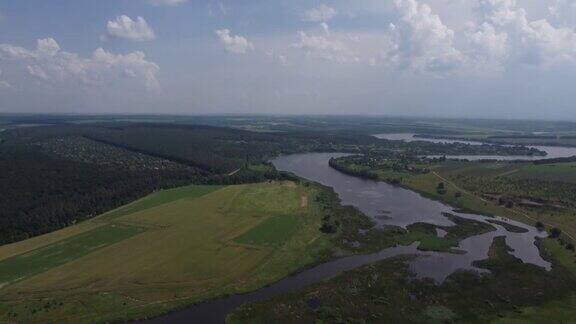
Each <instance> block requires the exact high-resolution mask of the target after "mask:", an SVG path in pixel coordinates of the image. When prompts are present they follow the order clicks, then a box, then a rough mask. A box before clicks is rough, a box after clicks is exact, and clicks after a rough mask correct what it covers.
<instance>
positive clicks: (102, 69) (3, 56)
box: [0, 38, 160, 90]
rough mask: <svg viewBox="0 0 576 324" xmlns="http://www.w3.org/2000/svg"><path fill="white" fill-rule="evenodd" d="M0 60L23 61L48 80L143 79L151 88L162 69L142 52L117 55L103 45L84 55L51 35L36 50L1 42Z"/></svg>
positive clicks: (88, 82) (97, 81)
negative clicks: (69, 50) (63, 47)
mask: <svg viewBox="0 0 576 324" xmlns="http://www.w3.org/2000/svg"><path fill="white" fill-rule="evenodd" d="M0 60H13V61H19V62H23V63H24V64H25V66H26V70H27V71H28V73H29V74H30V75H32V76H34V77H35V78H37V79H39V80H45V81H48V82H53V81H65V80H70V81H73V82H78V83H81V84H85V85H104V84H106V83H107V82H109V81H111V80H124V79H126V80H132V81H136V82H142V83H143V85H144V86H145V87H146V88H147V89H150V90H157V89H159V83H158V80H157V78H156V75H157V74H158V72H159V70H160V68H159V67H158V65H156V64H155V63H153V62H150V61H147V60H146V56H145V55H144V53H142V52H139V51H137V52H133V53H129V54H125V55H123V54H114V53H110V52H108V51H106V50H104V49H102V48H98V49H96V50H95V51H94V52H93V53H92V55H91V56H89V57H82V56H80V55H78V54H76V53H71V52H66V51H63V50H61V49H60V46H59V45H58V43H57V42H56V41H55V40H54V39H52V38H46V39H39V40H38V41H37V45H36V48H35V49H31V50H29V49H26V48H23V47H20V46H15V45H11V44H0Z"/></svg>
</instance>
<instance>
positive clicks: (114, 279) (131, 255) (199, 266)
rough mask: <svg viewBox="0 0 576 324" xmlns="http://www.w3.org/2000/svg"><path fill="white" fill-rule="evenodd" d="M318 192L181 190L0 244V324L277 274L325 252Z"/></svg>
mask: <svg viewBox="0 0 576 324" xmlns="http://www.w3.org/2000/svg"><path fill="white" fill-rule="evenodd" d="M324 190H326V189H323V188H321V187H318V186H314V185H307V186H304V185H298V184H296V183H293V182H279V183H263V184H253V185H238V186H228V187H209V186H189V187H183V188H180V189H173V190H168V191H162V192H159V193H156V194H154V195H152V196H150V197H148V198H145V199H142V200H140V201H138V202H135V203H133V204H131V205H128V206H126V207H124V208H120V209H118V210H117V211H115V212H112V213H109V214H104V215H102V216H99V217H96V218H94V219H92V220H89V221H87V222H84V223H80V224H77V225H73V226H71V227H69V228H67V229H65V230H62V231H61V232H62V233H60V234H58V233H59V232H55V233H52V234H48V235H45V236H39V237H36V238H33V239H31V240H30V242H29V241H22V242H19V243H14V244H11V245H6V246H2V247H0V256H2V259H1V261H0V273H1V276H2V277H1V278H2V282H3V283H4V285H3V287H2V288H0V299H1V300H2V303H0V321H12V320H14V321H19V322H45V321H58V322H74V323H77V322H93V321H98V322H104V321H111V320H126V319H133V318H139V317H143V316H150V315H154V314H159V313H162V312H165V311H168V310H170V309H173V308H175V307H180V306H183V305H187V304H190V303H193V302H197V301H201V300H205V299H208V298H214V297H217V296H222V295H224V294H230V293H239V292H245V291H249V290H253V289H256V288H258V287H261V286H263V285H266V284H269V283H271V282H273V281H276V280H279V279H280V278H282V277H285V276H286V275H288V274H290V273H292V272H294V271H297V270H298V269H300V268H302V267H305V266H307V265H310V264H314V263H317V262H319V261H320V260H325V259H326V258H328V257H329V256H330V255H331V253H332V252H331V251H332V248H333V246H334V244H335V242H337V241H338V240H337V236H331V235H326V234H322V232H320V231H319V228H320V227H321V224H322V218H323V215H324V213H323V210H324V207H322V205H320V204H319V203H318V202H317V201H318V200H317V199H316V197H318V195H319V194H320V193H321V192H322V191H324ZM269 230H272V231H273V234H274V235H271V233H270V232H269ZM296 233H297V235H296ZM342 247H344V245H342Z"/></svg>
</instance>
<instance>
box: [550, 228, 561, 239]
mask: <svg viewBox="0 0 576 324" xmlns="http://www.w3.org/2000/svg"><path fill="white" fill-rule="evenodd" d="M560 234H562V231H561V230H560V229H559V228H557V227H554V228H553V229H551V230H550V237H551V238H558V237H560Z"/></svg>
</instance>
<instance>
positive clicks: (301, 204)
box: [300, 195, 308, 208]
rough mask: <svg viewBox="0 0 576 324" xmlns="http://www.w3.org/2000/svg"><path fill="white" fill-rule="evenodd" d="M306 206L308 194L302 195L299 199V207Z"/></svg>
mask: <svg viewBox="0 0 576 324" xmlns="http://www.w3.org/2000/svg"><path fill="white" fill-rule="evenodd" d="M306 207H308V196H306V195H303V196H302V198H301V199H300V208H306Z"/></svg>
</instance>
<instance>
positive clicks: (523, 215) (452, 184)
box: [432, 171, 576, 241]
mask: <svg viewBox="0 0 576 324" xmlns="http://www.w3.org/2000/svg"><path fill="white" fill-rule="evenodd" d="M432 174H433V175H435V176H436V177H438V178H439V179H440V180H442V181H444V182H446V183H448V184H450V185H451V186H453V187H454V188H456V189H457V190H458V191H461V192H463V193H466V194H468V195H471V196H474V197H476V198H478V199H480V200H482V201H483V202H486V203H491V202H490V201H488V200H486V199H484V198H482V197H479V196H477V195H475V194H473V193H471V192H469V191H466V190H464V189H462V188H460V187H459V186H458V185H456V184H455V183H454V182H452V181H450V180H448V179H446V178H444V177H443V176H441V175H440V174H438V173H437V172H436V171H432ZM510 211H511V212H513V213H514V214H516V215H518V216H522V217H524V218H526V219H529V220H531V221H533V222H538V221H540V222H542V224H544V225H546V226H548V227H562V225H560V224H556V223H546V222H543V221H541V220H539V219H537V218H535V217H532V216H530V215H528V214H526V213H523V212H520V211H518V210H516V209H515V208H512V209H510ZM530 225H533V224H530ZM562 233H564V235H566V236H568V237H569V238H570V239H571V240H573V241H576V239H575V238H574V236H572V235H571V234H570V233H567V232H566V231H563V232H562Z"/></svg>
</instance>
